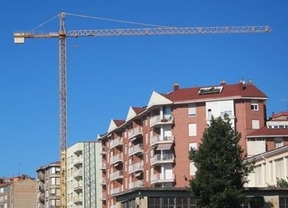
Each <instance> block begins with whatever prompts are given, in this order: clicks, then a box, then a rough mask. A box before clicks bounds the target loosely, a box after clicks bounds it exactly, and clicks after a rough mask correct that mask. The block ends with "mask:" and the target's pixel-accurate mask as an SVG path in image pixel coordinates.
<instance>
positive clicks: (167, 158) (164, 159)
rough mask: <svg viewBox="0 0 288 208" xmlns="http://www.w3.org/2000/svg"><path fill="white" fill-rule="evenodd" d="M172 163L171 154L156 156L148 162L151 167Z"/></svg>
mask: <svg viewBox="0 0 288 208" xmlns="http://www.w3.org/2000/svg"><path fill="white" fill-rule="evenodd" d="M173 162H174V154H173V153H165V154H156V155H154V156H153V157H152V158H151V160H150V163H151V165H156V164H163V163H173Z"/></svg>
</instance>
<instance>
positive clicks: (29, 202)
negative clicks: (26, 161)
mask: <svg viewBox="0 0 288 208" xmlns="http://www.w3.org/2000/svg"><path fill="white" fill-rule="evenodd" d="M36 190H37V184H36V181H35V179H34V178H31V177H29V176H27V175H22V176H16V177H12V178H2V179H0V207H1V208H23V207H29V208H36Z"/></svg>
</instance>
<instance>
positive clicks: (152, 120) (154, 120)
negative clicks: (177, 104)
mask: <svg viewBox="0 0 288 208" xmlns="http://www.w3.org/2000/svg"><path fill="white" fill-rule="evenodd" d="M166 122H168V123H171V122H173V116H172V115H171V114H170V115H164V116H162V117H161V116H160V115H157V116H152V117H151V118H150V126H153V125H154V124H156V123H166Z"/></svg>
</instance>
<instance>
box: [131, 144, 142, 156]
mask: <svg viewBox="0 0 288 208" xmlns="http://www.w3.org/2000/svg"><path fill="white" fill-rule="evenodd" d="M142 150H143V144H137V145H135V146H133V147H129V150H128V153H129V155H134V154H135V153H137V152H140V151H142Z"/></svg>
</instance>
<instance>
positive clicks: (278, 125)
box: [247, 112, 288, 187]
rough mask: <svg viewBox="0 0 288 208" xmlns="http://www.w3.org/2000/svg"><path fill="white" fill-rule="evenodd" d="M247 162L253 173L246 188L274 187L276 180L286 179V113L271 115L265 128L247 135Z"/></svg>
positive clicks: (287, 129) (287, 138)
mask: <svg viewBox="0 0 288 208" xmlns="http://www.w3.org/2000/svg"><path fill="white" fill-rule="evenodd" d="M247 146H248V149H249V151H248V152H249V153H250V156H251V155H252V156H251V157H249V160H255V171H254V173H253V174H251V175H250V176H249V180H250V182H249V183H248V184H247V186H248V187H271V186H276V184H277V178H278V179H287V178H288V112H280V113H277V114H273V115H272V116H271V117H270V119H269V120H268V121H267V123H266V126H264V127H262V128H260V129H259V130H256V131H254V132H252V133H251V134H249V135H247Z"/></svg>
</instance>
